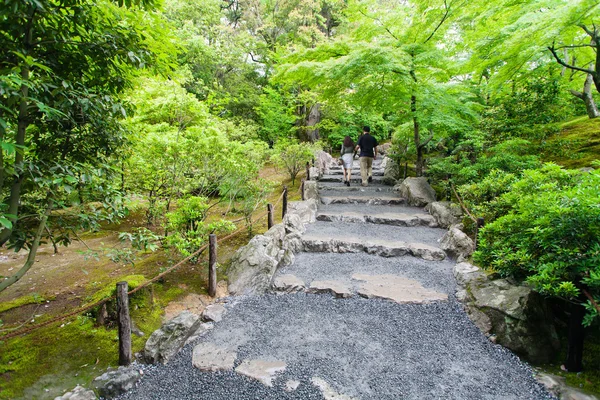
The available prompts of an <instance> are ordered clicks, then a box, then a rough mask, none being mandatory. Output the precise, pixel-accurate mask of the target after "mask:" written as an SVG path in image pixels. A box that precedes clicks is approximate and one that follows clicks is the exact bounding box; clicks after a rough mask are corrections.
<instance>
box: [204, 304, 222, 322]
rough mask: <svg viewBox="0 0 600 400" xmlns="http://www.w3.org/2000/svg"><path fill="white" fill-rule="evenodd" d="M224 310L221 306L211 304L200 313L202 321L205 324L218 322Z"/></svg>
mask: <svg viewBox="0 0 600 400" xmlns="http://www.w3.org/2000/svg"><path fill="white" fill-rule="evenodd" d="M225 312H226V310H225V307H224V306H223V305H222V304H211V305H209V306H207V307H206V308H205V309H204V311H203V312H202V319H203V320H204V321H206V322H210V321H213V322H220V321H221V320H222V319H223V314H225Z"/></svg>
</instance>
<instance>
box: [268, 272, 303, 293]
mask: <svg viewBox="0 0 600 400" xmlns="http://www.w3.org/2000/svg"><path fill="white" fill-rule="evenodd" d="M304 287H305V285H304V281H303V280H302V279H300V278H298V277H297V276H295V275H292V274H284V275H278V276H276V277H275V279H273V289H274V290H276V291H278V292H285V293H294V292H299V291H301V290H304Z"/></svg>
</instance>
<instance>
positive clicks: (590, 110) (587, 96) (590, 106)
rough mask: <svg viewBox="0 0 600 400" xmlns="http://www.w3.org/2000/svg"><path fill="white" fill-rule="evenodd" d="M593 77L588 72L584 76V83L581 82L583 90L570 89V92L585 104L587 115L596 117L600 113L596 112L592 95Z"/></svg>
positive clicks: (596, 108)
mask: <svg viewBox="0 0 600 400" xmlns="http://www.w3.org/2000/svg"><path fill="white" fill-rule="evenodd" d="M593 80H594V79H593V77H592V75H590V74H587V75H586V77H585V83H584V84H583V92H578V91H576V90H571V94H572V95H573V96H575V97H577V98H578V99H581V100H582V101H583V102H584V104H585V110H586V111H587V114H588V117H590V119H591V118H598V117H599V116H600V113H599V112H598V106H597V105H596V102H595V101H594V96H593V95H592V83H593Z"/></svg>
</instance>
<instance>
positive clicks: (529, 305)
mask: <svg viewBox="0 0 600 400" xmlns="http://www.w3.org/2000/svg"><path fill="white" fill-rule="evenodd" d="M471 274H477V272H472V273H471ZM467 275H469V274H467ZM466 289H467V292H468V295H469V299H468V300H467V301H466V303H465V306H466V310H467V314H468V315H469V317H470V318H471V320H472V321H473V323H474V324H475V325H477V326H478V327H479V328H480V329H481V330H482V331H483V332H484V333H486V334H493V335H495V336H496V338H497V343H499V344H501V345H503V346H504V347H507V348H509V349H511V350H512V351H513V352H515V353H517V354H519V355H521V356H523V357H525V358H526V359H528V360H530V361H532V362H535V363H546V362H549V361H551V360H552V359H553V357H554V355H555V354H556V351H558V349H559V341H558V335H557V333H556V329H555V327H554V325H553V323H552V321H553V318H552V314H551V312H550V310H549V309H548V306H547V305H546V302H545V300H544V298H543V297H542V296H541V295H539V294H538V293H537V292H534V291H533V290H532V289H531V288H529V287H527V286H517V285H513V284H511V283H510V282H508V281H506V280H505V279H497V280H488V279H486V278H483V277H482V276H481V275H479V276H478V277H477V278H476V279H472V280H467V284H466Z"/></svg>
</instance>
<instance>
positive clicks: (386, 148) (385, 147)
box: [377, 143, 392, 165]
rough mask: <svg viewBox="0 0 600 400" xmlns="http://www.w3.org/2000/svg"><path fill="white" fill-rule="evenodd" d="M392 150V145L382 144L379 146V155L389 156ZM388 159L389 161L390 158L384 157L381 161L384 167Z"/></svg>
mask: <svg viewBox="0 0 600 400" xmlns="http://www.w3.org/2000/svg"><path fill="white" fill-rule="evenodd" d="M391 149H392V144H391V143H384V144H380V145H379V146H377V154H381V155H386V154H389V153H390V150H391ZM386 158H387V159H389V158H388V157H384V158H383V160H382V161H381V164H382V165H383V163H384V162H385V160H386Z"/></svg>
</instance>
